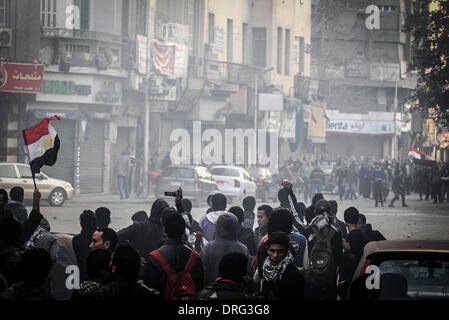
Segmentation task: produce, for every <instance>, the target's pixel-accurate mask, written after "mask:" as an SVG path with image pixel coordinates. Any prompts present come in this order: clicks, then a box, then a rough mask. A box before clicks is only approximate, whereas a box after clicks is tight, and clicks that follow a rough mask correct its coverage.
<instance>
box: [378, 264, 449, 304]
mask: <svg viewBox="0 0 449 320" xmlns="http://www.w3.org/2000/svg"><path fill="white" fill-rule="evenodd" d="M379 269H380V289H381V297H382V296H386V297H389V296H391V295H392V291H395V292H394V293H396V294H399V295H400V291H401V290H400V289H401V288H402V289H403V290H402V292H404V293H405V292H407V294H406V295H404V296H399V297H397V298H419V297H435V298H436V297H446V298H447V297H449V261H440V260H429V259H426V260H386V261H383V262H382V263H381V264H380V266H379Z"/></svg>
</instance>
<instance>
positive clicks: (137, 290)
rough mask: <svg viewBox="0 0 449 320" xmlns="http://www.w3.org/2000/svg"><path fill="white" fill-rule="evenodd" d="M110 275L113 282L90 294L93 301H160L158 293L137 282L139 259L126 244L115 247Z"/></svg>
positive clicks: (134, 251)
mask: <svg viewBox="0 0 449 320" xmlns="http://www.w3.org/2000/svg"><path fill="white" fill-rule="evenodd" d="M110 265H111V273H112V275H113V278H114V280H113V281H112V282H111V283H109V284H107V285H105V286H103V287H102V288H100V289H98V290H97V291H95V293H93V294H92V298H93V299H94V300H109V301H111V300H112V301H151V300H160V298H161V296H160V294H159V292H157V291H155V290H153V289H151V288H148V287H147V286H145V285H143V284H141V283H139V282H137V277H138V274H139V269H140V257H139V254H138V252H137V250H136V249H134V248H133V246H132V245H131V244H130V243H128V242H125V243H121V244H119V245H118V246H117V248H116V249H115V251H114V253H113V254H112V259H111V264H110Z"/></svg>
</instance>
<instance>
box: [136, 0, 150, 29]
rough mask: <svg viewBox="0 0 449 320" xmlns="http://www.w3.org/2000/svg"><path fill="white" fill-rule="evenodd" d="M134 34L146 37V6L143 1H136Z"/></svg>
mask: <svg viewBox="0 0 449 320" xmlns="http://www.w3.org/2000/svg"><path fill="white" fill-rule="evenodd" d="M136 4H137V5H136V18H137V19H136V20H137V21H136V32H137V34H141V35H143V36H146V35H147V27H146V10H147V4H146V1H145V0H138V1H137V3H136Z"/></svg>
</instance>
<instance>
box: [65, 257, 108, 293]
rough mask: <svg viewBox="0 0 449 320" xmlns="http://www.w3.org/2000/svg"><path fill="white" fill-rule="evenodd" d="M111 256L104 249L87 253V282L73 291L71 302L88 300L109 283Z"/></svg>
mask: <svg viewBox="0 0 449 320" xmlns="http://www.w3.org/2000/svg"><path fill="white" fill-rule="evenodd" d="M111 256H112V254H111V251H109V250H106V249H97V250H92V251H91V252H89V255H88V256H87V275H88V277H89V280H87V281H84V282H82V283H81V284H80V288H79V289H76V290H74V291H73V294H72V298H71V299H72V300H75V301H85V300H90V299H91V298H92V295H93V294H94V293H95V292H96V291H98V290H99V289H100V288H101V287H103V286H104V285H106V284H107V283H109V282H110V281H111V273H110V270H109V263H110V262H111Z"/></svg>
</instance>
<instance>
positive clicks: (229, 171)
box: [210, 165, 257, 204]
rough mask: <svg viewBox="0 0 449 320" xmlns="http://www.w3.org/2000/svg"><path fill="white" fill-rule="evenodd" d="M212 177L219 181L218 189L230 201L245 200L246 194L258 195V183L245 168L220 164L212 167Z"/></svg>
mask: <svg viewBox="0 0 449 320" xmlns="http://www.w3.org/2000/svg"><path fill="white" fill-rule="evenodd" d="M210 173H211V174H212V179H213V180H214V181H215V182H216V183H217V186H218V189H219V190H220V192H221V193H222V194H224V195H225V196H226V197H227V198H228V199H229V200H230V202H232V201H233V200H237V201H239V203H240V204H241V200H243V198H244V197H246V196H253V197H255V196H256V189H257V186H256V183H255V182H254V178H252V177H251V175H250V174H249V173H248V171H246V170H245V169H244V168H241V167H237V166H226V165H219V166H213V167H211V168H210Z"/></svg>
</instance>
